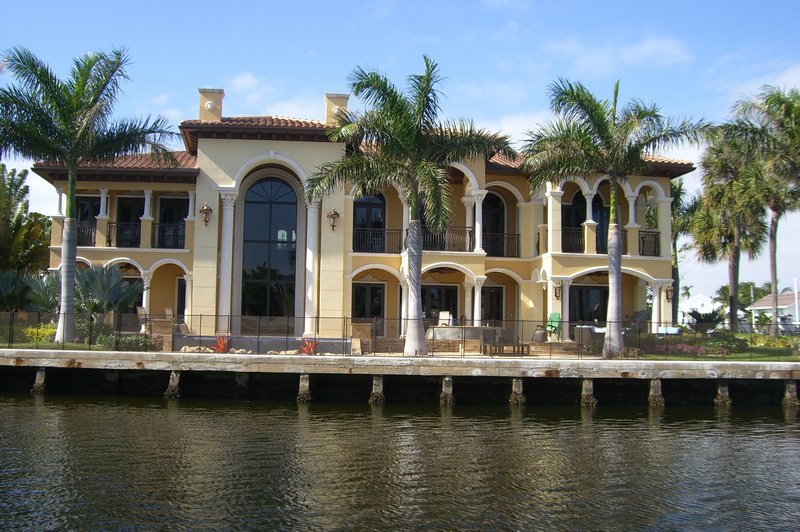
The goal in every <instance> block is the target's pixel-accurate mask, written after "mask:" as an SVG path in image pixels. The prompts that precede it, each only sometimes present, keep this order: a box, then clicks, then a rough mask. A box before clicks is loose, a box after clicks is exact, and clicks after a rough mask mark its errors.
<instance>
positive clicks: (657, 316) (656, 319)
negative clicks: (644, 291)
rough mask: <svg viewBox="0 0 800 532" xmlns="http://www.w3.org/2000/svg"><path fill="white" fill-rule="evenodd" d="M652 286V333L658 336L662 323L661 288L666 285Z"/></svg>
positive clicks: (655, 284)
mask: <svg viewBox="0 0 800 532" xmlns="http://www.w3.org/2000/svg"><path fill="white" fill-rule="evenodd" d="M651 286H652V288H653V309H652V314H651V315H650V321H651V325H650V326H651V331H650V332H652V333H653V334H658V327H659V325H660V323H661V288H662V287H663V286H664V285H663V284H662V283H652V284H651Z"/></svg>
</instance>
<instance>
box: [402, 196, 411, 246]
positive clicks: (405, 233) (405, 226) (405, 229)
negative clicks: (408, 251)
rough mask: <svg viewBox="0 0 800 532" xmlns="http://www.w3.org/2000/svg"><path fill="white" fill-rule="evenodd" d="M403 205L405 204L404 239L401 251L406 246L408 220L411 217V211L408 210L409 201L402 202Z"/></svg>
mask: <svg viewBox="0 0 800 532" xmlns="http://www.w3.org/2000/svg"><path fill="white" fill-rule="evenodd" d="M401 201H402V200H401ZM402 205H403V234H402V236H401V237H400V238H401V239H402V243H401V246H402V248H401V251H402V250H403V249H405V248H406V236H407V235H408V221H409V219H410V218H411V213H409V212H408V203H405V202H402Z"/></svg>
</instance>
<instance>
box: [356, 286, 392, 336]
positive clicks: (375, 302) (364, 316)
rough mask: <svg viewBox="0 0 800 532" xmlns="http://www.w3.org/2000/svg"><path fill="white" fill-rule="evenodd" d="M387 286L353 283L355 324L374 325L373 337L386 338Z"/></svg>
mask: <svg viewBox="0 0 800 532" xmlns="http://www.w3.org/2000/svg"><path fill="white" fill-rule="evenodd" d="M385 308H386V286H384V285H383V284H372V283H353V323H372V335H373V336H385V335H386V331H385V320H384V318H385V316H386V314H385Z"/></svg>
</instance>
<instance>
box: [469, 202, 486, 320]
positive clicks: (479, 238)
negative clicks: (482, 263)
mask: <svg viewBox="0 0 800 532" xmlns="http://www.w3.org/2000/svg"><path fill="white" fill-rule="evenodd" d="M486 194H487V192H486V191H485V190H481V191H478V192H473V193H472V196H473V197H474V198H475V252H476V253H483V252H484V251H483V199H484V198H485V197H486ZM478 314H480V312H479V313H478Z"/></svg>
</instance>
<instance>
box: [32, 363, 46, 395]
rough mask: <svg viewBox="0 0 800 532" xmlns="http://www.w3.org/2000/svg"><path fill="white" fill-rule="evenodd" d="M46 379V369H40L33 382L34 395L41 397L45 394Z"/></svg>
mask: <svg viewBox="0 0 800 532" xmlns="http://www.w3.org/2000/svg"><path fill="white" fill-rule="evenodd" d="M44 377H45V370H44V368H39V369H37V370H36V377H35V378H34V380H33V387H32V388H31V393H32V394H33V395H41V394H43V393H44V388H45V385H44Z"/></svg>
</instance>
